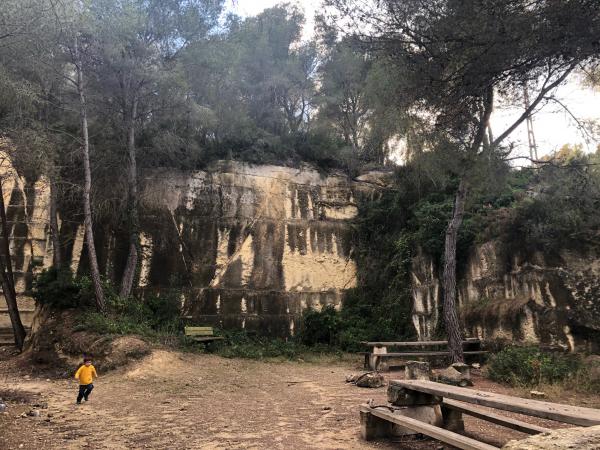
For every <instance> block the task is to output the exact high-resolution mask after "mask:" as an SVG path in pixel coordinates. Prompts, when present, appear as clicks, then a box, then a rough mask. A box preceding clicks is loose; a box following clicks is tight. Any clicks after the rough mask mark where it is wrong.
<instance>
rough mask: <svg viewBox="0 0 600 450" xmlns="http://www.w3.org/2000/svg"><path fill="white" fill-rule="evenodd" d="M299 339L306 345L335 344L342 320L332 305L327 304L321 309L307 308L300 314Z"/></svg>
mask: <svg viewBox="0 0 600 450" xmlns="http://www.w3.org/2000/svg"><path fill="white" fill-rule="evenodd" d="M302 319H303V321H302V329H301V331H300V336H301V341H302V343H304V344H306V345H315V344H328V345H335V344H336V339H337V335H338V333H339V332H340V330H341V326H342V322H341V319H340V316H339V314H338V312H337V311H336V310H335V308H334V307H333V305H327V306H326V307H324V308H323V309H322V310H321V311H316V310H314V309H309V310H308V311H305V312H304V314H303V316H302Z"/></svg>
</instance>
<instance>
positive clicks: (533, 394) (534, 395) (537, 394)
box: [529, 391, 548, 398]
mask: <svg viewBox="0 0 600 450" xmlns="http://www.w3.org/2000/svg"><path fill="white" fill-rule="evenodd" d="M529 395H531V398H546V397H548V396H547V395H546V393H545V392H540V391H530V392H529Z"/></svg>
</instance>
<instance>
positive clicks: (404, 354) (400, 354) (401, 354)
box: [373, 350, 489, 358]
mask: <svg viewBox="0 0 600 450" xmlns="http://www.w3.org/2000/svg"><path fill="white" fill-rule="evenodd" d="M486 353H489V352H487V351H485V350H477V351H469V352H463V354H464V355H484V354H486ZM373 355H374V356H377V357H384V358H389V357H408V358H410V357H411V356H448V355H450V352H436V351H431V352H391V353H379V354H373Z"/></svg>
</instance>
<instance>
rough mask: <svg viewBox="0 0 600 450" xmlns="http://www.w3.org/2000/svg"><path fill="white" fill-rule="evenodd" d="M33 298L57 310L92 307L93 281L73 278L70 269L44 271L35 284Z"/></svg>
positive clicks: (85, 278) (84, 278)
mask: <svg viewBox="0 0 600 450" xmlns="http://www.w3.org/2000/svg"><path fill="white" fill-rule="evenodd" d="M32 295H33V298H34V299H35V301H36V302H37V303H39V304H41V305H49V306H51V307H53V308H56V309H68V308H81V307H84V308H85V307H90V306H92V305H93V304H94V291H93V287H92V281H91V279H90V278H88V277H73V274H72V273H71V271H70V270H69V269H61V270H56V269H55V268H50V269H44V270H43V271H42V272H41V273H40V274H39V275H38V276H37V277H36V278H35V280H34V282H33V291H32Z"/></svg>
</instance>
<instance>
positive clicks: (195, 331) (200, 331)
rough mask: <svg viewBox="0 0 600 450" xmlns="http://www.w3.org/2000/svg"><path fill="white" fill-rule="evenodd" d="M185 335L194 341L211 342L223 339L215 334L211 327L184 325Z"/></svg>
mask: <svg viewBox="0 0 600 450" xmlns="http://www.w3.org/2000/svg"><path fill="white" fill-rule="evenodd" d="M184 332H185V336H186V337H189V338H190V339H192V340H193V341H195V342H206V343H208V342H213V341H221V340H223V339H225V338H224V337H221V336H215V334H214V331H213V328H212V327H185V328H184Z"/></svg>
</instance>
